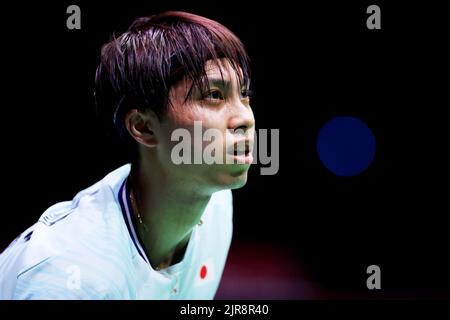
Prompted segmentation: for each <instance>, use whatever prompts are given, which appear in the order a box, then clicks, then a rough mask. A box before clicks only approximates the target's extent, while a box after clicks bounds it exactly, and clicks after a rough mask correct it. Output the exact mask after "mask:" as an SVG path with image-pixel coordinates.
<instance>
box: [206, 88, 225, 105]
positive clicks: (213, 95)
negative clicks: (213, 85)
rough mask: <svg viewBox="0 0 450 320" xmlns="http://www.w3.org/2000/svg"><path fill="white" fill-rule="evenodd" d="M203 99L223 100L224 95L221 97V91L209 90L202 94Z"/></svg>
mask: <svg viewBox="0 0 450 320" xmlns="http://www.w3.org/2000/svg"><path fill="white" fill-rule="evenodd" d="M203 99H205V100H210V101H213V102H215V101H220V100H224V97H223V94H222V92H221V91H219V90H211V91H208V92H207V93H206V94H204V95H203Z"/></svg>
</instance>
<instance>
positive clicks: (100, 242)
mask: <svg viewBox="0 0 450 320" xmlns="http://www.w3.org/2000/svg"><path fill="white" fill-rule="evenodd" d="M125 169H126V168H125ZM119 171H121V172H117V170H116V171H114V172H112V173H111V174H109V175H108V176H106V177H105V178H104V179H103V180H101V181H99V182H98V183H96V184H94V185H93V186H91V187H89V188H87V189H85V190H83V191H81V192H80V193H78V194H77V195H76V196H75V197H74V199H73V200H72V201H66V202H61V203H58V204H56V205H54V206H52V207H50V208H49V209H47V210H46V211H45V212H44V213H43V214H42V216H41V217H40V218H39V221H38V223H37V224H36V225H35V226H34V230H33V232H32V234H31V235H30V236H29V239H28V240H27V244H26V248H24V249H23V253H22V256H21V259H20V261H21V263H20V266H19V268H18V269H17V270H16V273H17V294H16V295H17V298H19V299H20V298H27V296H29V295H30V294H31V293H30V292H35V293H34V294H32V295H33V297H34V298H38V296H39V293H41V292H43V293H44V294H45V292H47V294H49V292H50V291H51V290H53V291H52V292H55V293H57V292H59V294H60V295H62V298H65V297H66V295H68V296H69V297H70V296H71V295H73V296H74V298H79V295H81V296H82V297H88V298H99V297H102V296H104V295H105V294H110V293H111V292H114V290H112V289H111V288H113V287H115V284H116V283H118V282H120V281H121V277H120V275H121V274H122V275H124V274H127V272H126V271H127V270H126V269H127V268H129V263H131V262H130V261H131V260H132V259H131V255H132V251H131V249H130V243H129V239H128V233H127V229H126V226H125V224H124V221H123V216H122V213H121V209H120V205H119V204H118V202H117V191H118V188H120V185H121V183H123V181H124V179H125V178H126V176H127V174H128V171H127V170H123V167H122V168H119ZM116 189H117V190H116ZM77 275H79V276H80V279H81V280H80V281H81V286H80V288H81V289H80V290H77V289H76V287H77V286H76V285H74V286H72V287H74V288H75V289H74V290H72V289H73V288H72V289H71V290H69V291H68V287H69V289H70V286H71V285H70V283H71V282H70V281H71V279H72V280H73V279H75V280H76V277H77ZM74 277H75V278H74ZM75 284H76V281H75ZM50 289H51V290H50ZM92 295H96V297H92ZM50 296H51V297H53V295H50ZM28 298H29V297H28Z"/></svg>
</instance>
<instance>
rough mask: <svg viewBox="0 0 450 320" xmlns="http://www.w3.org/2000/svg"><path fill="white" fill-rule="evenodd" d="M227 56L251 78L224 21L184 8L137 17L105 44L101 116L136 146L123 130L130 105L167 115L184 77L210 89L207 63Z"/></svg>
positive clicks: (99, 77) (243, 78) (98, 87)
mask: <svg viewBox="0 0 450 320" xmlns="http://www.w3.org/2000/svg"><path fill="white" fill-rule="evenodd" d="M222 58H225V59H227V60H228V61H229V62H230V65H231V67H232V68H233V69H234V70H235V71H236V74H237V75H238V77H239V79H238V80H239V83H240V85H247V84H248V82H249V78H250V68H249V59H248V55H247V52H246V50H245V48H244V46H243V44H242V43H241V41H240V40H239V39H238V38H237V37H236V36H235V35H234V34H233V33H232V32H231V31H230V30H228V29H227V28H226V27H224V26H223V25H221V24H220V23H218V22H216V21H213V20H210V19H208V18H205V17H201V16H198V15H194V14H191V13H186V12H179V11H169V12H164V13H161V14H158V15H153V16H149V17H143V18H138V19H136V20H135V21H134V22H133V23H132V24H131V26H130V27H129V29H128V30H127V31H126V32H124V33H123V34H122V35H120V36H119V37H113V39H112V40H111V41H110V42H108V43H106V44H105V45H103V47H102V49H101V58H100V60H101V61H100V64H99V66H98V68H97V71H96V74H95V100H96V104H97V111H98V113H99V115H100V116H101V118H102V119H103V120H105V119H106V120H107V121H111V122H113V124H114V126H115V129H116V130H117V132H118V133H119V135H120V137H121V138H122V140H123V141H124V142H126V143H128V144H129V143H132V144H135V142H134V140H133V139H131V136H130V135H129V133H128V131H127V130H126V128H125V124H124V117H125V115H126V114H127V112H128V111H129V110H130V109H131V108H135V109H138V110H141V111H145V110H148V109H150V110H152V111H154V112H155V114H156V115H157V116H158V117H159V118H163V117H164V115H165V113H166V110H167V108H168V105H169V104H170V101H169V91H170V89H171V87H173V86H174V85H175V84H177V83H178V82H179V81H180V80H181V79H183V78H184V77H187V78H188V79H190V80H192V86H191V88H190V90H189V91H188V94H187V96H186V101H187V100H188V99H189V98H190V96H191V93H192V91H193V90H192V88H193V86H196V87H197V88H199V90H201V92H203V90H204V88H207V76H206V72H205V63H206V61H208V60H211V59H212V60H213V61H216V63H218V59H222Z"/></svg>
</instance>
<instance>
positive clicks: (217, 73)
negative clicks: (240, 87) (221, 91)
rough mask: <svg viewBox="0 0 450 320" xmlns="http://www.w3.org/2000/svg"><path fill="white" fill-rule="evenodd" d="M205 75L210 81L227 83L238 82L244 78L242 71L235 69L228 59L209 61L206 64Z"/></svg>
mask: <svg viewBox="0 0 450 320" xmlns="http://www.w3.org/2000/svg"><path fill="white" fill-rule="evenodd" d="M205 73H206V76H207V77H208V79H210V78H212V79H222V78H223V80H224V81H227V82H237V81H238V80H239V78H243V73H242V69H241V68H240V67H239V66H238V67H237V70H235V68H233V66H232V65H231V63H230V61H229V60H228V59H220V60H208V61H206V63H205Z"/></svg>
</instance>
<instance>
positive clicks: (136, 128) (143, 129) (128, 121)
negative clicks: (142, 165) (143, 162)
mask: <svg viewBox="0 0 450 320" xmlns="http://www.w3.org/2000/svg"><path fill="white" fill-rule="evenodd" d="M124 120H125V126H126V128H127V130H128V132H129V133H130V135H131V136H132V137H133V138H134V140H136V141H137V142H139V143H140V144H142V145H144V146H146V147H155V146H156V145H157V143H158V141H157V139H156V135H155V131H156V130H157V128H158V125H159V120H158V117H157V116H156V114H155V113H154V112H152V111H147V112H145V113H144V112H142V111H139V110H137V109H131V110H130V111H128V113H127V114H126V115H125V119H124Z"/></svg>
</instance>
